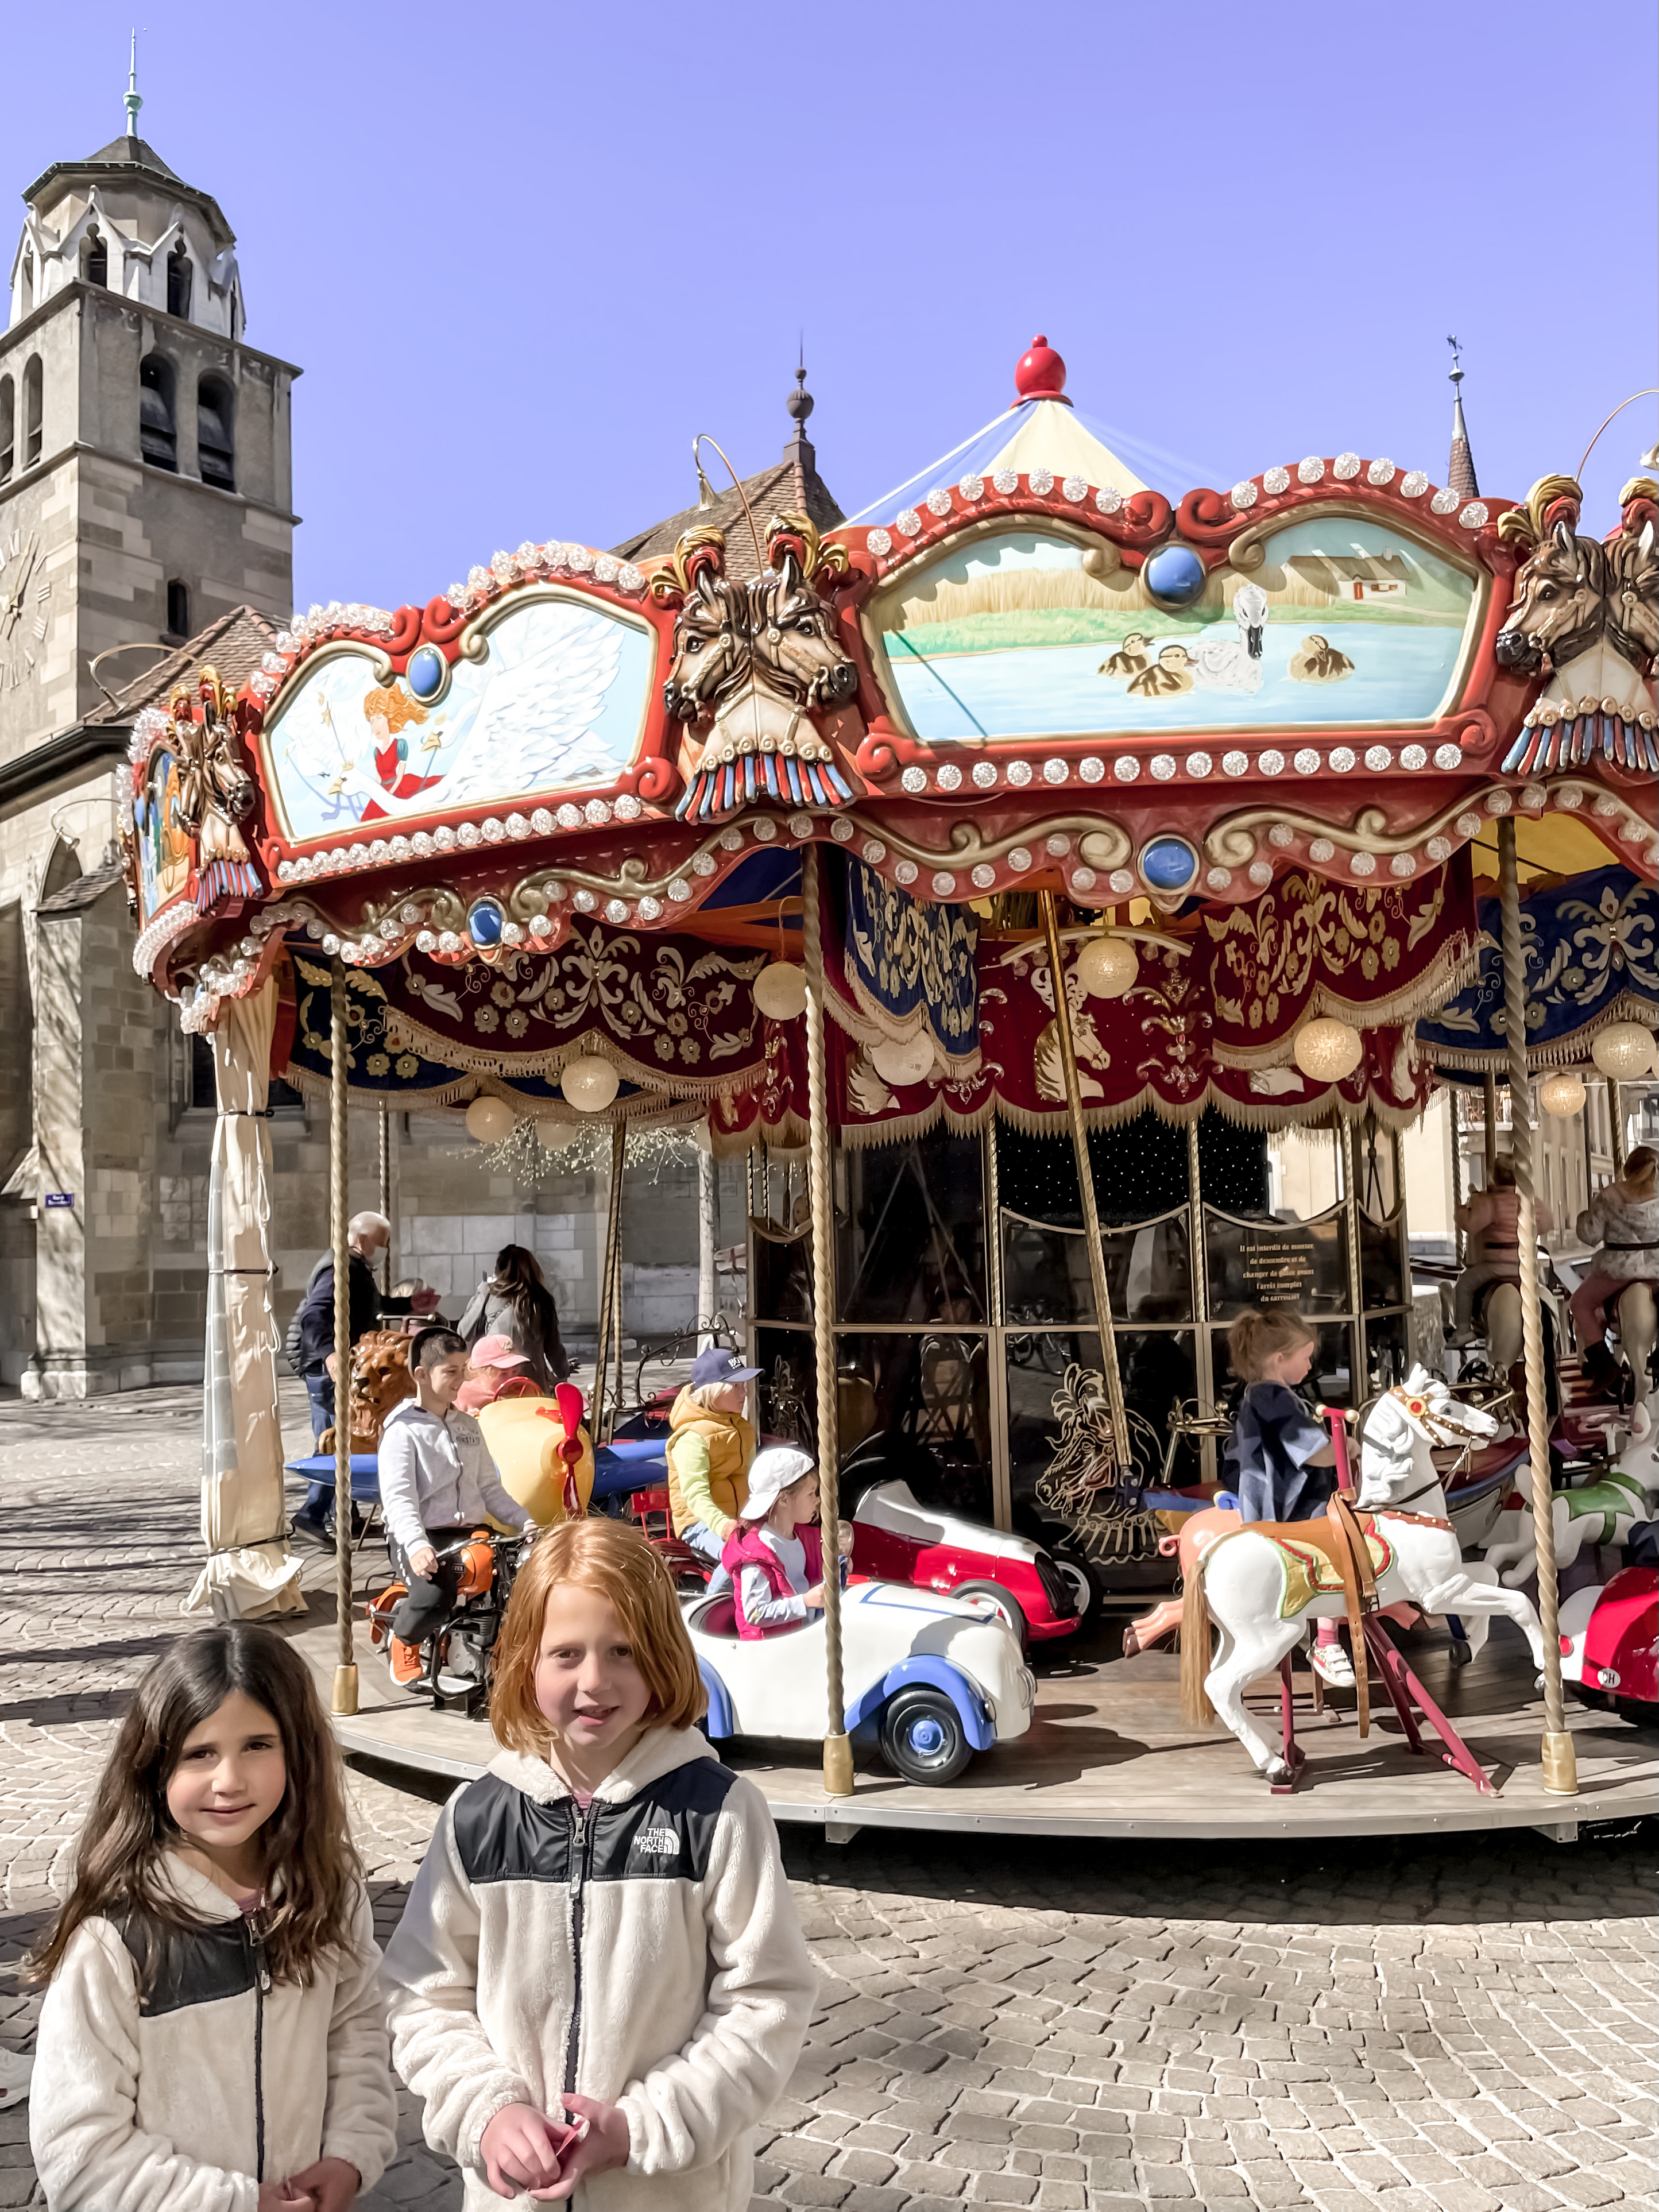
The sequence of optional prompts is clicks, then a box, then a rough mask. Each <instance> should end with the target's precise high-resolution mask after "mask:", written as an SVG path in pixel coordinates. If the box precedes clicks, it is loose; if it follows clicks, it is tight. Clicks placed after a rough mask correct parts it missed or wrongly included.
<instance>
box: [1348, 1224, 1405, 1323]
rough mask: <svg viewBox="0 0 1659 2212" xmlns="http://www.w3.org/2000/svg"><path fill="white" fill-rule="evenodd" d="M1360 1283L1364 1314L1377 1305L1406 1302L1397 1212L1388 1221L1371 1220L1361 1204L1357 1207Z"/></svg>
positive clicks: (1396, 1304) (1394, 1304) (1392, 1304)
mask: <svg viewBox="0 0 1659 2212" xmlns="http://www.w3.org/2000/svg"><path fill="white" fill-rule="evenodd" d="M1359 1285H1360V1293H1361V1296H1362V1297H1364V1301H1365V1310H1366V1312H1367V1313H1370V1312H1372V1311H1373V1310H1375V1309H1376V1307H1378V1306H1398V1305H1403V1304H1405V1301H1406V1292H1405V1288H1404V1285H1403V1284H1402V1281H1401V1268H1400V1216H1399V1215H1398V1214H1397V1213H1396V1214H1394V1215H1392V1216H1391V1217H1390V1218H1389V1219H1388V1220H1387V1221H1373V1220H1372V1219H1371V1217H1370V1213H1369V1212H1368V1211H1367V1210H1366V1209H1365V1208H1364V1206H1362V1207H1361V1208H1360V1210H1359Z"/></svg>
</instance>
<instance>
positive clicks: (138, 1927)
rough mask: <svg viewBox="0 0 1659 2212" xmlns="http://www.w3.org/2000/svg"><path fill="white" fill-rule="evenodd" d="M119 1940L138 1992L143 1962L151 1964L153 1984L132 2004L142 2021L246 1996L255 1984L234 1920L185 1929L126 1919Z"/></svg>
mask: <svg viewBox="0 0 1659 2212" xmlns="http://www.w3.org/2000/svg"><path fill="white" fill-rule="evenodd" d="M121 1941H122V1942H124V1943H125V1945H126V1947H127V1950H128V1953H129V1954H130V1955H131V1959H132V1962H133V1964H134V1966H136V1967H137V1970H138V1980H139V1986H140V1988H141V1990H142V1989H143V1978H144V1972H145V1968H146V1966H147V1964H148V1962H149V1960H150V1958H151V1957H152V1956H153V1957H154V1958H155V1960H156V1968H155V1981H154V1983H153V1984H152V1986H151V1988H150V1990H149V1992H148V1994H147V1995H142V1996H140V1997H139V2000H138V2011H139V2015H140V2016H141V2018H143V2019H145V2020H154V2019H155V2018H157V2017H158V2016H159V2015H161V2014H162V2013H167V2012H182V2011H183V2010H184V2008H185V2006H186V2005H198V2004H215V2003H217V2002H219V2001H220V1999H222V1998H224V1997H240V1996H246V1995H247V1994H248V1992H249V1990H252V1988H253V1986H254V1984H255V1983H256V1982H257V1981H258V1970H257V1968H256V1966H255V1964H254V1957H253V1943H252V1938H251V1937H250V1936H249V1934H248V1930H247V1923H246V1921H245V1920H243V1919H242V1918H241V1917H240V1916H239V1917H237V1918H236V1919H234V1920H212V1921H204V1923H202V1925H201V1926H200V1927H199V1928H189V1929H183V1928H167V1927H165V1926H161V1925H157V1924H155V1923H141V1922H139V1921H137V1920H136V1919H129V1920H126V1921H124V1922H123V1923H121Z"/></svg>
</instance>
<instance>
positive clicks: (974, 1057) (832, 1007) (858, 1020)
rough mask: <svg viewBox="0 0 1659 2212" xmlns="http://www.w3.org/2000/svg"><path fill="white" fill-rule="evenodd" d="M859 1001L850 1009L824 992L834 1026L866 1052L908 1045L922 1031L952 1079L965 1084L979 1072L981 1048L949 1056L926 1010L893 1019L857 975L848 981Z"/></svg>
mask: <svg viewBox="0 0 1659 2212" xmlns="http://www.w3.org/2000/svg"><path fill="white" fill-rule="evenodd" d="M848 981H850V982H851V984H852V986H853V990H854V995H855V996H856V998H857V1000H858V1005H857V1006H856V1007H853V1006H848V1003H847V1001H846V1000H845V999H843V998H842V995H841V994H840V992H839V991H836V990H827V991H826V992H825V993H824V994H823V1002H824V1005H825V1006H826V1007H827V1008H828V1010H829V1015H830V1018H832V1019H833V1021H834V1022H835V1024H836V1028H837V1029H838V1030H842V1032H843V1033H844V1034H845V1035H846V1036H849V1037H851V1038H852V1040H853V1042H854V1044H856V1045H859V1046H861V1047H862V1048H864V1050H866V1052H867V1051H868V1050H869V1049H870V1048H871V1047H872V1046H874V1045H878V1044H908V1042H910V1039H911V1038H912V1037H913V1036H921V1032H922V1031H923V1030H926V1031H927V1035H928V1036H929V1037H930V1038H931V1039H932V1040H933V1050H934V1052H935V1053H936V1054H939V1056H940V1057H941V1058H942V1059H943V1060H944V1062H945V1066H947V1067H948V1068H949V1069H950V1071H951V1078H952V1079H953V1080H954V1081H956V1082H958V1083H966V1082H969V1081H971V1080H972V1079H973V1078H974V1077H975V1076H976V1075H977V1074H978V1073H979V1070H980V1061H981V1048H980V1047H979V1046H978V1045H975V1047H974V1048H973V1050H972V1051H971V1052H965V1053H960V1054H951V1053H948V1052H946V1051H945V1047H944V1046H943V1045H942V1044H941V1043H940V1042H939V1031H938V1030H936V1029H934V1027H933V1024H932V1023H931V1022H930V1021H929V1020H928V1018H927V1007H926V1006H921V1007H919V1008H918V1009H917V1011H916V1012H915V1013H914V1014H913V1015H911V1017H910V1018H909V1020H908V1021H907V1022H898V1021H896V1020H895V1019H894V1018H893V1017H892V1015H891V1014H890V1013H889V1012H887V1010H886V1008H885V1007H884V1006H882V1005H881V1004H880V1003H879V1001H878V1000H876V999H874V998H873V997H872V995H871V994H870V991H869V989H868V987H867V986H866V984H864V983H863V982H861V981H860V979H859V978H858V977H857V976H856V975H853V976H849V977H848Z"/></svg>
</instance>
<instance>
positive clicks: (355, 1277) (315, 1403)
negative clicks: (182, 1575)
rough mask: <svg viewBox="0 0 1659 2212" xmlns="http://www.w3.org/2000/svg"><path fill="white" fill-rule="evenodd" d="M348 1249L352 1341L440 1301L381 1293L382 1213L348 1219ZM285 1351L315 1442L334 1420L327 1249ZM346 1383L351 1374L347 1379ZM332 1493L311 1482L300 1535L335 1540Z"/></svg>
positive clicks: (423, 1294) (387, 1229) (424, 1294)
mask: <svg viewBox="0 0 1659 2212" xmlns="http://www.w3.org/2000/svg"><path fill="white" fill-rule="evenodd" d="M346 1241H347V1243H348V1245H349V1249H350V1255H351V1257H350V1264H349V1275H348V1279H347V1302H348V1307H347V1310H348V1314H349V1328H350V1332H351V1341H352V1343H353V1344H356V1341H357V1340H358V1338H359V1337H362V1336H367V1335H368V1332H369V1331H370V1330H371V1329H373V1328H379V1327H380V1320H381V1317H382V1316H383V1315H386V1314H408V1313H414V1314H429V1313H431V1312H432V1311H433V1310H435V1307H436V1306H437V1304H438V1293H437V1292H436V1291H415V1292H413V1293H412V1295H410V1297H383V1296H382V1295H381V1291H380V1285H379V1284H378V1283H377V1282H376V1281H375V1279H374V1265H375V1262H376V1261H377V1260H378V1259H379V1258H380V1255H381V1253H382V1252H384V1251H385V1249H386V1246H387V1245H388V1244H389V1243H391V1241H392V1224H391V1223H390V1222H389V1221H388V1220H387V1219H386V1216H385V1215H384V1214H383V1213H354V1214H353V1215H352V1217H351V1219H350V1220H349V1222H348V1223H347V1225H346ZM283 1355H284V1357H285V1358H286V1359H287V1361H288V1364H289V1367H290V1368H291V1369H292V1370H293V1371H294V1372H295V1374H296V1375H298V1376H300V1377H301V1380H302V1381H303V1382H304V1383H305V1386H306V1395H307V1398H309V1399H310V1401H311V1434H312V1439H313V1443H314V1442H315V1441H316V1440H317V1439H318V1438H319V1437H320V1436H321V1435H322V1433H323V1431H324V1430H325V1429H326V1428H331V1427H332V1426H333V1423H334V1385H335V1375H334V1255H333V1254H332V1253H325V1254H324V1255H323V1257H322V1258H321V1259H320V1260H319V1261H318V1262H317V1264H316V1266H315V1267H313V1269H312V1271H311V1276H310V1279H309V1280H308V1281H307V1285H306V1289H305V1296H304V1297H302V1298H301V1301H300V1306H299V1310H298V1312H297V1313H295V1316H294V1319H293V1320H292V1321H291V1322H289V1331H288V1335H287V1336H286V1338H285V1339H284V1340H283ZM347 1379H348V1383H349V1377H348V1378H347ZM333 1496H334V1486H333V1484H332V1483H331V1482H313V1484H312V1486H311V1490H310V1493H309V1495H308V1496H307V1498H306V1502H305V1504H303V1505H302V1506H301V1509H300V1510H299V1511H298V1512H297V1513H296V1514H295V1516H294V1527H295V1534H299V1535H303V1536H309V1537H311V1538H312V1539H313V1541H315V1542H317V1543H320V1544H327V1543H331V1542H332V1541H333V1532H332V1530H331V1528H330V1527H329V1525H328V1523H329V1516H330V1513H331V1506H332V1501H333Z"/></svg>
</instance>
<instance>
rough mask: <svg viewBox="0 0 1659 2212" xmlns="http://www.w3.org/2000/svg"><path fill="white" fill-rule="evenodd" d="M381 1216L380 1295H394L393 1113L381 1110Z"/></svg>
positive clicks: (385, 1109)
mask: <svg viewBox="0 0 1659 2212" xmlns="http://www.w3.org/2000/svg"><path fill="white" fill-rule="evenodd" d="M380 1215H381V1218H382V1219H383V1220H384V1221H385V1222H386V1249H385V1250H384V1251H383V1252H382V1253H381V1255H380V1294H381V1296H382V1297H391V1295H392V1113H391V1109H390V1108H388V1107H386V1106H382V1107H381V1109H380Z"/></svg>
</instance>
